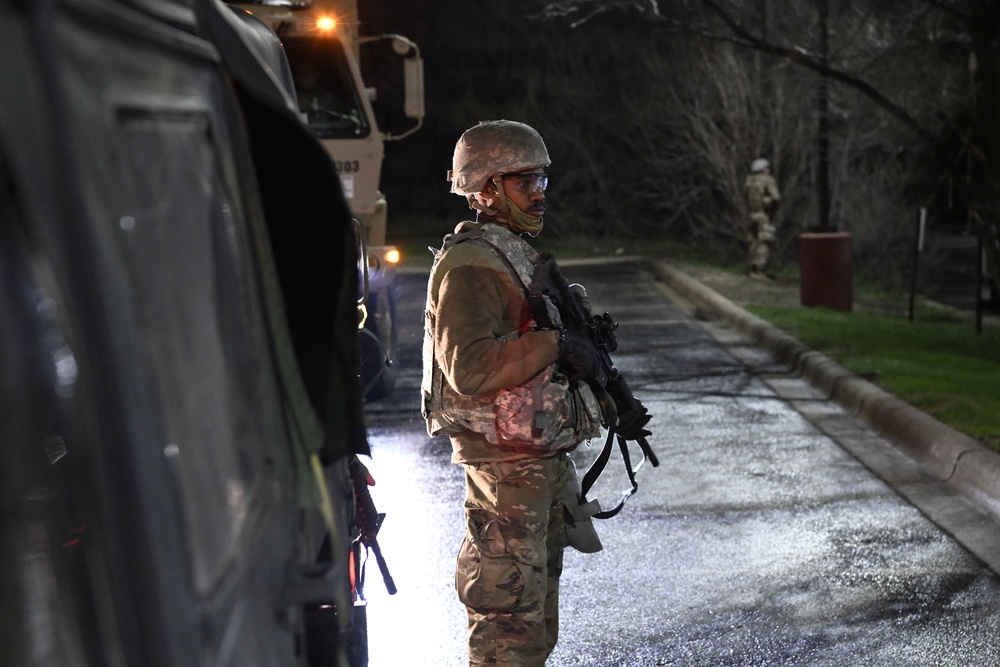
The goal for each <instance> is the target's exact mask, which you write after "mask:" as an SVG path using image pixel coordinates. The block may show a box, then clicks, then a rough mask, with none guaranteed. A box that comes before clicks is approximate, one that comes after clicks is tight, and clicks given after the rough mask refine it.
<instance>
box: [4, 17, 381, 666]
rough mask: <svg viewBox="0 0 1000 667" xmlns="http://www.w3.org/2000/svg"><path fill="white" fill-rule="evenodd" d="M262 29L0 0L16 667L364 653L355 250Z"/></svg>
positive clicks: (295, 660) (343, 209) (338, 658)
mask: <svg viewBox="0 0 1000 667" xmlns="http://www.w3.org/2000/svg"><path fill="white" fill-rule="evenodd" d="M257 27H258V28H259V26H257ZM266 34H271V36H272V37H273V33H270V31H267V33H264V32H262V31H260V30H258V29H257V28H253V29H249V30H248V23H247V22H246V21H245V20H244V19H242V18H240V17H238V16H237V15H236V13H235V12H233V11H231V10H230V9H229V8H227V7H225V6H224V5H223V4H221V3H220V2H219V1H218V0H31V1H30V2H2V3H0V40H2V43H3V44H4V48H5V57H4V59H3V63H2V64H0V91H2V92H0V448H2V464H0V599H2V600H3V607H2V613H0V664H2V665H18V666H19V667H20V666H36V665H37V666H42V665H45V666H48V665H83V666H90V665H93V666H123V667H125V666H131V665H149V666H153V667H158V666H163V667H182V666H183V667H190V666H192V665H220V666H222V665H234V666H235V665H239V666H240V667H247V666H249V667H256V666H260V667H264V666H268V667H272V666H275V665H289V666H296V667H304V666H305V665H315V666H317V667H318V666H319V665H337V666H338V667H340V666H343V665H352V666H353V665H360V664H364V663H365V661H366V657H365V655H364V646H363V641H364V638H363V633H361V636H360V637H359V636H358V635H359V632H358V631H359V630H363V616H362V617H361V621H362V622H360V623H354V622H353V621H354V617H355V610H356V609H357V608H356V607H354V606H353V604H352V595H357V590H356V589H355V590H353V591H352V585H353V584H354V583H355V582H352V578H353V577H354V576H355V575H356V573H357V567H356V566H357V558H356V557H357V556H358V555H359V554H358V551H359V549H358V545H357V542H353V543H352V540H353V539H354V538H355V537H356V536H357V534H358V530H357V529H356V527H355V525H354V523H355V520H356V505H355V493H356V492H355V489H354V486H355V485H354V484H352V478H351V475H350V468H352V467H354V468H356V467H357V466H356V465H352V464H354V463H355V462H356V460H357V459H356V455H357V454H365V453H367V452H368V445H367V438H366V434H365V429H364V424H363V418H362V406H361V392H360V380H359V375H358V365H359V357H358V342H357V308H356V295H357V291H358V271H357V265H358V261H359V258H360V254H359V249H358V247H357V244H356V242H355V237H354V231H353V228H352V224H351V221H350V220H351V216H352V213H351V211H350V210H349V208H348V206H347V203H346V201H345V199H344V196H343V194H342V192H341V190H340V188H339V187H338V184H339V182H340V181H339V179H338V178H337V174H336V167H335V165H334V164H333V162H332V161H331V160H330V158H329V156H328V154H327V153H326V152H325V151H324V150H323V148H322V146H321V145H320V144H319V143H318V142H317V141H316V139H315V137H313V136H312V135H311V134H310V133H309V131H308V130H307V129H306V127H305V126H304V125H303V124H302V122H301V120H300V118H299V117H298V115H297V114H298V110H297V109H296V108H295V105H294V103H292V102H290V101H289V98H288V96H287V95H286V94H285V93H284V92H283V89H282V86H281V83H280V79H281V78H282V72H281V71H280V70H281V69H282V68H281V67H280V66H278V65H276V64H275V63H277V62H279V61H276V60H274V59H269V58H268V57H266V52H267V51H268V49H271V51H272V53H273V52H274V49H275V48H277V52H278V53H280V46H279V45H278V42H277V39H276V38H275V40H274V42H273V44H270V45H269V44H268V43H267V42H266V40H263V37H264V36H265V35H266ZM254 35H256V37H254ZM255 39H256V40H257V41H256V43H255V42H254V40H255ZM354 479H355V480H356V479H357V477H355V478H354ZM352 554H353V555H354V556H355V558H353V559H352ZM352 560H353V562H352ZM352 635H353V636H352ZM352 642H353V647H352ZM352 648H353V649H358V650H349V649H352Z"/></svg>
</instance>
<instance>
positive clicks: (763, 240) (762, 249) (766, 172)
mask: <svg viewBox="0 0 1000 667" xmlns="http://www.w3.org/2000/svg"><path fill="white" fill-rule="evenodd" d="M770 166H771V165H770V163H769V162H768V161H767V160H765V159H764V158H757V159H756V160H754V161H753V163H752V164H751V165H750V175H749V176H747V178H746V182H745V183H744V186H743V189H744V193H745V195H746V200H747V206H748V207H749V208H750V223H749V225H748V227H747V242H748V244H749V246H750V247H749V249H748V250H747V275H749V276H750V277H751V278H756V279H763V280H771V274H770V273H769V272H768V271H767V265H768V262H769V261H770V259H771V250H772V249H773V247H774V242H775V239H776V235H775V227H774V214H775V213H776V212H777V210H778V205H779V203H780V202H781V195H780V194H779V193H778V183H777V182H776V181H775V180H774V176H771V170H770Z"/></svg>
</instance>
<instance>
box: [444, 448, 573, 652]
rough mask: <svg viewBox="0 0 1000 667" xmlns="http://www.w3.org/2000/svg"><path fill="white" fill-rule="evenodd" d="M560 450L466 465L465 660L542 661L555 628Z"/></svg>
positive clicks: (562, 471) (562, 475) (460, 574)
mask: <svg viewBox="0 0 1000 667" xmlns="http://www.w3.org/2000/svg"><path fill="white" fill-rule="evenodd" d="M566 465H567V462H566V454H565V453H560V454H558V455H556V456H553V457H549V458H544V459H525V460H520V461H509V462H494V463H478V464H466V465H465V480H466V499H465V516H466V522H467V526H466V535H465V540H463V542H462V547H461V549H460V550H459V554H458V567H457V570H456V574H455V585H456V588H457V589H458V597H459V599H461V600H462V602H463V603H464V604H465V606H466V609H467V611H468V614H469V664H470V665H510V666H514V665H517V666H519V667H542V666H543V665H544V664H545V659H546V658H547V657H548V655H549V653H551V652H552V649H553V648H554V647H555V645H556V639H557V637H558V633H559V576H560V574H562V556H563V533H564V525H565V524H564V517H563V486H565V484H566V475H567V473H566Z"/></svg>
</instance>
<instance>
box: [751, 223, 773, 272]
mask: <svg viewBox="0 0 1000 667" xmlns="http://www.w3.org/2000/svg"><path fill="white" fill-rule="evenodd" d="M776 238H777V237H776V235H775V229H774V225H773V224H771V219H770V218H769V217H768V215H767V213H751V214H750V223H749V224H748V225H747V243H748V244H749V249H748V250H747V266H748V267H749V269H750V270H751V271H763V270H764V269H765V268H767V263H768V262H769V261H770V260H771V249H772V248H773V247H774V241H775V239H776Z"/></svg>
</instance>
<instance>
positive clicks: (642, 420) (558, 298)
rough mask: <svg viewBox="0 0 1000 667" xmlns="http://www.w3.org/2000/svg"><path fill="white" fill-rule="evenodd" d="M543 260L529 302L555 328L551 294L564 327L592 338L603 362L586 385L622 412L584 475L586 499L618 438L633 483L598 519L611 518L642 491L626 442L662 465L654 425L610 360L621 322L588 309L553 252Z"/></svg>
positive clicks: (530, 288)
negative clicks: (550, 310)
mask: <svg viewBox="0 0 1000 667" xmlns="http://www.w3.org/2000/svg"><path fill="white" fill-rule="evenodd" d="M540 259H541V261H540V262H539V263H538V264H537V265H536V266H535V271H534V274H533V275H532V280H531V284H530V285H529V286H528V302H529V304H530V305H531V310H532V314H534V316H535V320H536V322H538V324H539V325H541V326H542V327H545V326H549V327H553V326H554V323H553V322H551V318H549V316H548V312H547V310H546V308H545V303H544V300H543V299H542V296H543V295H544V296H547V297H549V299H550V300H551V301H552V302H553V303H554V304H555V306H556V308H557V309H558V310H559V317H560V319H561V320H562V324H563V326H564V327H567V328H569V329H571V330H573V331H575V332H576V333H578V334H580V335H581V336H583V337H584V338H586V339H587V340H589V341H590V342H591V343H592V344H593V345H594V347H595V348H596V349H597V352H598V357H599V360H600V363H599V364H598V367H597V370H596V371H595V372H594V374H593V375H592V376H591V377H589V378H586V382H587V384H588V385H590V387H591V389H593V390H594V393H595V394H596V395H597V396H598V398H599V399H600V400H602V401H603V400H604V398H603V397H605V396H607V397H610V399H611V400H612V401H613V402H614V406H615V411H616V412H617V416H618V419H617V423H616V424H614V423H613V424H610V426H609V433H608V443H607V444H608V446H605V448H604V451H603V452H602V453H601V456H600V457H598V460H597V461H596V462H595V463H594V465H593V466H592V467H591V469H590V470H588V471H587V474H586V475H584V478H583V481H582V484H581V487H582V491H583V496H584V497H585V496H586V494H587V491H588V490H589V489H590V486H591V485H592V484H593V483H594V481H596V479H597V477H598V475H600V473H601V471H602V470H603V469H604V466H605V465H606V464H607V460H608V458H609V457H610V455H611V448H610V444H611V441H612V438H613V437H614V436H615V435H617V436H618V442H619V446H620V448H621V451H622V457H623V458H624V460H625V467H626V470H627V471H628V475H629V481H631V482H632V490H631V491H630V492H628V493H627V494H626V495H625V497H624V498H622V501H621V503H619V505H618V507H617V508H615V509H614V510H609V511H607V512H599V513H597V514H595V515H594V516H596V517H598V518H607V517H608V516H614V514H617V513H618V511H619V510H620V509H621V507H622V505H624V503H625V500H626V499H627V498H628V497H629V496H630V495H631V494H632V493H634V492H635V490H636V489H637V488H638V484H637V483H636V481H635V476H634V471H633V469H632V464H631V461H630V459H629V456H628V449H627V447H626V445H625V441H626V440H631V441H634V442H636V443H638V445H639V448H640V449H641V450H642V453H643V455H644V456H645V457H646V459H648V460H649V462H650V464H651V465H652V466H653V467H654V468H655V467H657V466H659V465H660V461H659V459H657V458H656V454H655V453H654V452H653V450H652V448H651V447H650V446H649V443H648V442H647V441H646V436H647V435H649V431H647V430H645V426H646V424H648V423H649V420H650V419H651V415H650V414H649V411H648V410H647V409H646V406H644V405H643V404H642V403H641V402H640V401H639V399H637V398H636V397H635V396H634V395H633V394H632V390H631V389H630V388H629V386H628V383H627V382H626V381H625V377H624V376H623V375H622V374H621V373H620V372H619V371H618V369H617V368H615V365H614V362H613V361H612V360H611V353H612V352H614V351H615V350H617V349H618V339H617V337H616V336H615V330H616V329H617V328H618V323H617V322H615V321H614V319H613V318H612V317H611V315H610V314H608V313H604V314H603V315H600V316H596V315H593V314H592V313H591V312H590V310H589V309H588V308H587V307H586V306H585V305H584V302H583V296H582V295H581V294H580V292H579V291H577V290H574V289H573V286H571V285H570V283H569V281H568V280H567V279H566V276H565V274H563V272H562V269H560V268H559V265H558V264H557V263H556V260H555V258H554V257H553V256H552V254H551V253H548V252H545V253H542V254H541V256H540ZM577 287H579V286H577ZM622 431H624V433H622Z"/></svg>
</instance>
